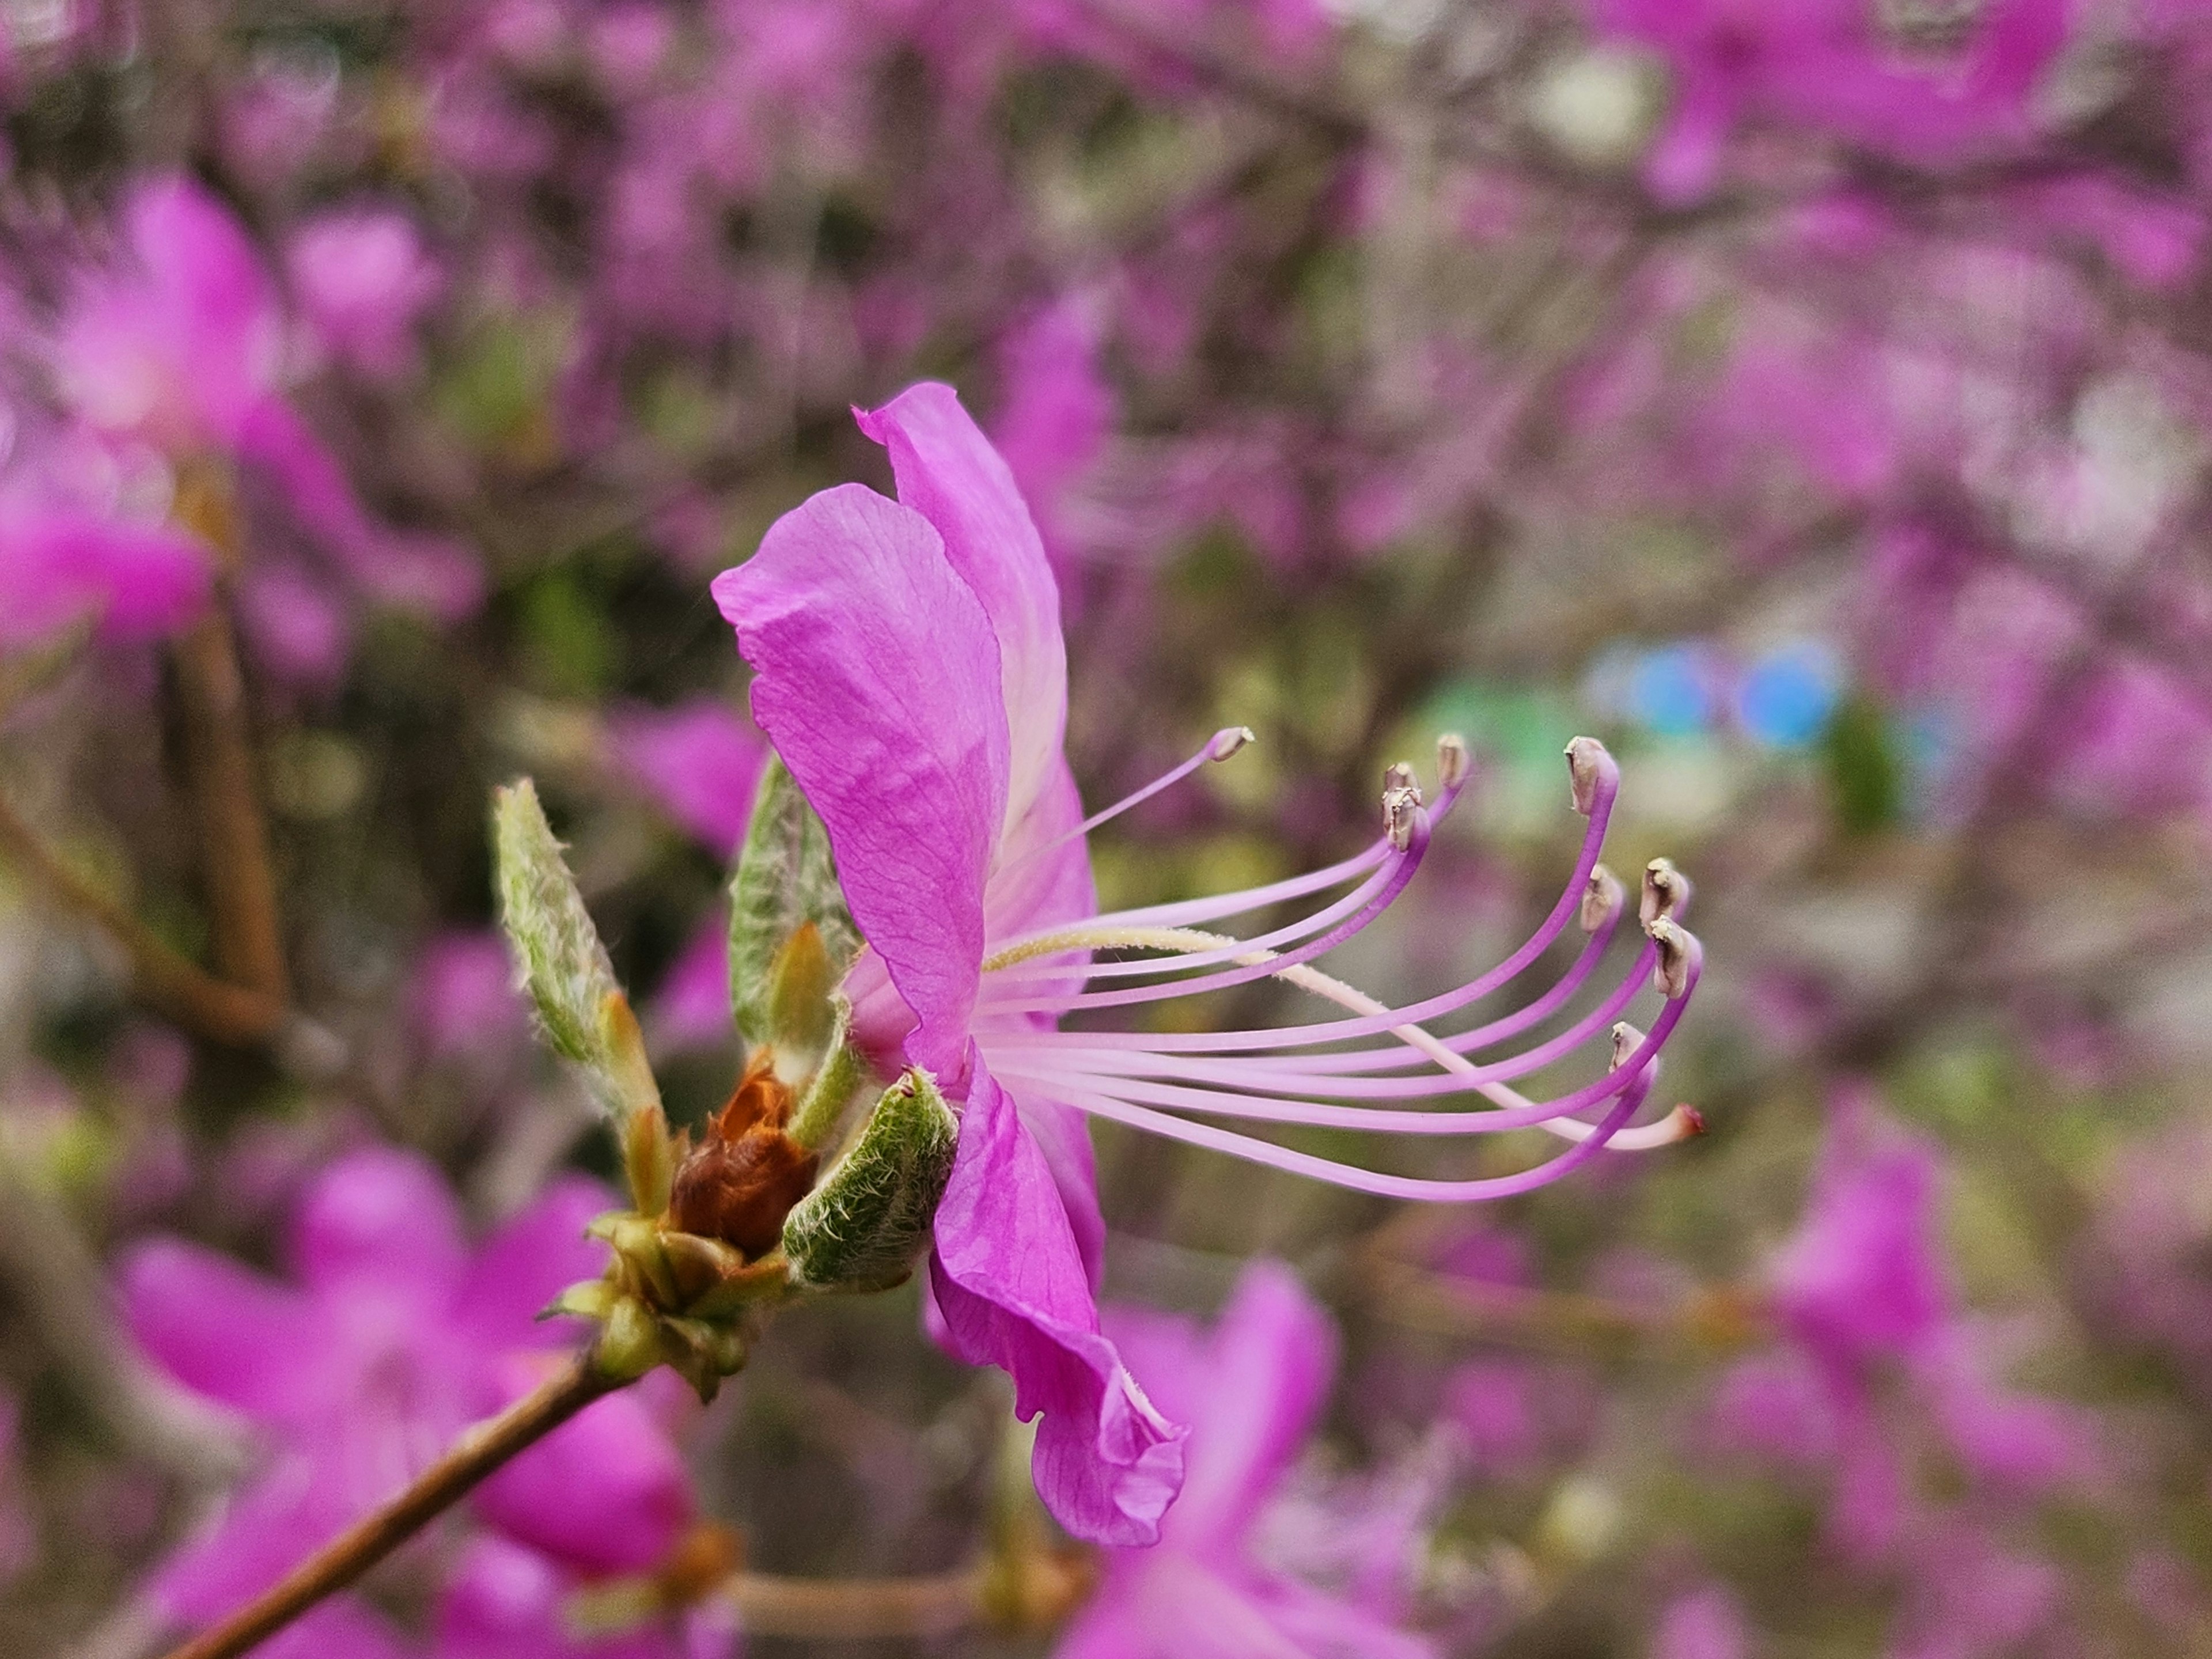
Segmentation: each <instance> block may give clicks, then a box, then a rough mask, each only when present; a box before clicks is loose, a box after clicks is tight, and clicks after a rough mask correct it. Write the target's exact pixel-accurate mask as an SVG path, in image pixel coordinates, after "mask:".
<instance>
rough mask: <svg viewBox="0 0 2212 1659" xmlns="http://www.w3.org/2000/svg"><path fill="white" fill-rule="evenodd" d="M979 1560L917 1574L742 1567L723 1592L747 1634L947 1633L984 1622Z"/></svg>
mask: <svg viewBox="0 0 2212 1659" xmlns="http://www.w3.org/2000/svg"><path fill="white" fill-rule="evenodd" d="M987 1582H988V1574H987V1570H986V1569H985V1568H983V1567H981V1566H974V1567H963V1568H962V1569H960V1570H959V1571H955V1572H948V1573H940V1574H938V1575H935V1576H933V1577H917V1578H842V1579H840V1578H791V1577H781V1576H779V1575H776V1574H772V1573H759V1572H744V1573H739V1574H738V1575H737V1576H736V1577H733V1578H732V1579H730V1580H729V1581H728V1583H727V1584H726V1587H725V1592H724V1593H725V1594H726V1595H727V1596H728V1597H729V1599H730V1601H732V1604H734V1605H735V1606H736V1607H737V1609H738V1615H739V1617H740V1618H741V1619H742V1620H743V1622H744V1631H745V1634H746V1635H748V1636H783V1637H791V1638H800V1639H811V1640H814V1641H846V1642H852V1641H863V1640H868V1639H871V1638H890V1637H931V1636H949V1635H951V1633H952V1632H956V1631H961V1630H966V1629H969V1628H970V1627H972V1626H975V1625H978V1624H980V1623H981V1622H983V1619H984V1589H985V1586H986V1584H987Z"/></svg>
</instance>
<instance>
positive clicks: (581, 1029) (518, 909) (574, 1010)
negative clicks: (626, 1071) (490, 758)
mask: <svg viewBox="0 0 2212 1659" xmlns="http://www.w3.org/2000/svg"><path fill="white" fill-rule="evenodd" d="M492 847H493V851H494V854H495V858H496V860H497V862H498V866H499V872H498V878H499V910H500V921H501V925H502V926H503V927H506V929H507V939H509V940H510V941H511V942H512V943H513V946H514V950H515V953H516V955H518V956H519V957H520V958H521V960H522V969H523V975H524V981H525V983H526V986H527V987H528V988H529V991H530V998H531V1000H532V1002H534V1003H536V1004H537V1005H538V1019H539V1021H540V1022H542V1024H543V1025H544V1031H545V1040H546V1042H548V1043H550V1045H551V1046H552V1048H553V1052H554V1053H556V1054H559V1055H560V1056H561V1057H562V1059H563V1060H572V1061H574V1063H575V1064H577V1065H578V1066H582V1067H584V1068H585V1070H586V1072H587V1073H611V1071H612V1066H611V1063H610V1061H611V1056H610V1055H609V1054H608V1052H607V1037H606V1034H605V1030H603V1029H602V1027H603V1021H604V1015H603V1012H602V1011H603V1010H604V1009H605V1006H606V1003H607V1000H608V999H609V998H610V997H618V996H620V995H621V994H622V987H620V986H618V985H617V984H616V983H615V970H614V964H613V963H611V962H609V961H608V960H607V950H606V946H605V945H602V944H600V943H599V929H598V928H596V927H593V926H592V917H591V913H590V912H589V911H588V910H586V909H585V908H584V897H583V895H582V894H580V893H579V892H578V891H577V890H576V878H574V876H572V875H571V874H569V873H568V862H567V860H564V859H562V856H561V843H560V842H557V841H556V840H554V838H553V829H552V826H551V825H550V824H548V823H546V822H545V810H544V807H542V806H540V805H538V789H537V787H536V786H535V785H534V784H532V782H531V781H530V780H529V779H528V778H524V779H522V780H521V781H519V782H517V783H515V784H513V785H512V786H510V787H507V788H505V789H498V790H495V791H493V792H492ZM611 1104H614V1103H613V1102H611Z"/></svg>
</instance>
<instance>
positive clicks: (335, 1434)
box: [118, 1149, 693, 1625]
mask: <svg viewBox="0 0 2212 1659" xmlns="http://www.w3.org/2000/svg"><path fill="white" fill-rule="evenodd" d="M614 1203H615V1200H613V1198H612V1197H611V1195H610V1194H607V1193H606V1192H605V1191H604V1190H603V1189H602V1188H599V1186H597V1185H596V1184H595V1183H593V1182H588V1181H586V1180H583V1179H581V1178H580V1177H567V1178H564V1179H562V1181H560V1182H557V1183H556V1185H555V1186H553V1187H552V1188H550V1189H549V1190H548V1191H547V1192H546V1194H544V1196H543V1197H542V1198H540V1199H539V1200H538V1201H537V1202H536V1203H535V1204H533V1205H532V1206H531V1207H530V1208H529V1209H528V1210H526V1211H525V1212H523V1213H522V1214H520V1215H519V1216H517V1217H516V1218H514V1219H513V1221H511V1222H509V1223H508V1224H507V1225H506V1226H504V1227H503V1228H501V1230H500V1231H497V1232H496V1233H495V1234H493V1235H492V1237H489V1239H487V1240H486V1241H485V1242H484V1243H483V1247H482V1248H481V1249H478V1250H477V1251H475V1252H474V1253H471V1251H470V1250H469V1249H468V1248H467V1247H466V1245H465V1243H464V1241H463V1238H462V1233H461V1223H460V1217H459V1212H458V1210H457V1208H456V1206H455V1205H454V1203H453V1197H452V1195H451V1194H450V1193H449V1192H448V1191H447V1188H446V1185H445V1182H443V1180H442V1179H441V1177H440V1176H439V1175H438V1174H437V1172H436V1171H435V1170H434V1169H432V1168H431V1167H430V1166H429V1165H428V1164H426V1163H424V1162H422V1160H421V1159H419V1158H416V1157H414V1156H413V1155H412V1154H409V1153H404V1152H395V1151H390V1150H384V1149H373V1150H369V1151H366V1152H356V1153H354V1154H351V1155H350V1156H349V1157H346V1158H342V1159H341V1160H339V1162H337V1164H333V1165H332V1166H331V1167H330V1168H329V1169H328V1170H325V1172H324V1173H323V1174H322V1176H320V1177H319V1179H317V1180H316V1181H315V1182H313V1185H311V1186H310V1187H309V1188H307V1191H306V1193H305V1194H304V1195H303V1197H302V1199H301V1202H300V1204H299V1206H298V1208H297V1211H296V1212H295V1216H294V1218H293V1227H292V1231H291V1237H290V1240H289V1245H290V1249H289V1256H290V1261H291V1266H292V1270H293V1274H294V1279H295V1282H293V1283H289V1284H288V1283H280V1282H278V1281H276V1280H273V1279H268V1278H264V1276H262V1275H261V1274H258V1273H253V1272H252V1271H250V1270H248V1269H246V1268H245V1267H241V1266H240V1265H239V1264H238V1263H236V1262H235V1261H231V1260H230V1259H228V1258H227V1257H224V1256H221V1255H215V1254H213V1253H212V1252H210V1251H207V1250H204V1249H200V1248H199V1247H197V1246H196V1245H192V1244H188V1243H184V1242H182V1241H181V1240H176V1239H168V1238H155V1239H152V1240H149V1241H146V1242H143V1243H140V1244H138V1245H137V1246H136V1247H135V1248H133V1249H131V1251H130V1252H129V1254H128V1255H126V1257H125V1260H124V1261H123V1263H122V1265H121V1267H120V1269H119V1271H118V1282H119V1287H120V1294H121V1298H122V1303H123V1308H124V1312H125V1317H126V1319H127V1320H128V1322H129V1323H130V1326H131V1330H132V1331H133V1333H134V1334H136V1335H137V1339H138V1340H139V1341H140V1342H141V1343H142V1344H143V1346H144V1347H145V1348H146V1350H147V1352H149V1354H151V1355H152V1356H153V1358H155V1360H156V1361H158V1362H159V1363H160V1364H161V1365H163V1366H164V1367H166V1368H167V1370H169V1372H170V1373H171V1374H172V1375H173V1376H175V1377H176V1378H177V1380H178V1381H179V1382H180V1383H184V1384H185V1386H186V1387H188V1388H190V1389H193V1390H195V1391H197V1393H200V1394H202V1395H206V1396H207V1397H208V1398H210V1400H213V1401H216V1402H218V1403H220V1404H222V1405H223V1406H226V1407H229V1408H230V1409H232V1410H233V1411H235V1412H237V1413H239V1414H240V1415H241V1416H242V1417H244V1418H246V1419H247V1420H248V1421H250V1422H251V1423H252V1424H253V1425H255V1426H256V1427H257V1428H258V1430H259V1431H261V1434H262V1436H263V1437H264V1445H265V1447H266V1451H267V1456H266V1461H265V1462H264V1464H263V1466H262V1468H260V1469H259V1470H258V1473H256V1474H254V1475H253V1476H252V1477H251V1478H250V1479H249V1480H248V1481H247V1483H246V1486H244V1487H243V1488H242V1489H241V1490H240V1492H238V1493H237V1494H236V1495H235V1496H234V1498H232V1500H231V1501H230V1503H229V1504H228V1507H227V1508H226V1509H225V1510H223V1511H222V1513H221V1514H220V1515H219V1516H216V1519H215V1521H214V1522H213V1523H212V1524H211V1525H210V1527H209V1528H207V1529H205V1530H204V1531H203V1532H202V1533H201V1534H198V1535H197V1536H196V1537H194V1538H192V1539H191V1540H190V1541H187V1542H186V1543H185V1545H184V1546H183V1547H181V1548H180V1549H179V1550H178V1551H177V1552H176V1553H174V1554H173V1555H172V1556H171V1557H170V1558H169V1559H168V1560H167V1562H166V1563H165V1564H164V1565H162V1566H161V1568H160V1569H159V1570H158V1571H156V1573H155V1577H154V1579H153V1583H152V1591H153V1594H154V1596H155V1601H156V1602H157V1604H158V1605H159V1606H160V1607H161V1609H162V1610H163V1611H164V1612H165V1613H167V1615H168V1616H169V1617H170V1618H172V1619H174V1620H178V1621H179V1622H180V1623H184V1624H187V1625H197V1624H202V1623H205V1622H207V1621H209V1620H213V1619H216V1618H217V1617H219V1616H221V1615H222V1614H223V1613H228V1612H229V1611H230V1610H232V1608H233V1607H235V1606H236V1605H237V1604H238V1603H239V1602H240V1601H244V1600H245V1599H246V1598H247V1597H249V1596H251V1595H253V1594H255V1593H256V1592H257V1591H258V1590H260V1589H264V1588H265V1587H266V1586H267V1585H269V1584H270V1583H273V1582H274V1581H275V1580H276V1578H277V1577H280V1576H281V1575H282V1574H283V1572H284V1571H288V1570H289V1568H290V1567H291V1566H293V1565H295V1564H296V1563H297V1562H298V1561H300V1560H301V1559H303V1558H304V1557H305V1556H306V1555H307V1553H309V1552H310V1551H312V1550H313V1549H314V1548H315V1547H318V1546H319V1545H320V1544H321V1543H323V1542H325V1541H327V1540H328V1539H329V1538H331V1537H332V1536H333V1535H335V1534H337V1532H338V1531H339V1530H340V1529H341V1528H343V1527H344V1526H345V1525H346V1524H347V1523H348V1522H350V1521H352V1520H354V1519H356V1517H358V1516H361V1515H362V1514H363V1513H365V1512H366V1511H367V1510H368V1509H370V1508H371V1507H373V1506H374V1504H377V1503H379V1502H380V1501H381V1500H383V1499H384V1498H388V1497H390V1496H391V1495H392V1493H394V1492H397V1491H398V1490H399V1489H400V1488H401V1487H403V1486H404V1485H405V1484H406V1482H407V1481H408V1480H410V1479H411V1478H412V1477H413V1476H414V1475H415V1474H417V1473H419V1472H420V1471H421V1470H422V1468H424V1467H425V1466H427V1464H428V1462H430V1461H431V1460H432V1459H433V1458H435V1457H436V1456H437V1455H439V1454H440V1453H441V1452H442V1451H443V1450H444V1449H446V1448H447V1446H449V1445H450V1444H451V1443H453V1439H454V1438H455V1437H456V1436H457V1435H459V1433H460V1431H462V1430H463V1429H465V1427H466V1426H467V1425H469V1424H471V1423H472V1422H474V1421H477V1419H481V1418H483V1417H485V1416H487V1415H489V1414H490V1413H492V1412H494V1411H495V1410H497V1409H498V1408H499V1407H501V1405H503V1404H505V1403H507V1401H510V1400H512V1399H514V1398H516V1397H518V1396H519V1395H521V1394H523V1393H525V1392H526V1391H527V1389H529V1388H530V1387H531V1386H532V1384H533V1383H535V1382H536V1381H537V1379H538V1376H540V1375H541V1374H543V1372H544V1370H546V1369H547V1368H550V1366H552V1365H553V1364H556V1363H557V1361H558V1359H559V1357H560V1354H561V1351H562V1348H563V1347H564V1346H567V1345H568V1343H570V1342H572V1341H573V1340H574V1338H573V1335H572V1334H570V1333H569V1332H568V1331H567V1330H565V1329H564V1328H562V1327H560V1326H558V1325H550V1326H549V1325H544V1324H539V1323H538V1322H537V1315H538V1311H539V1310H540V1309H542V1308H543V1307H544V1305H545V1304H546V1303H547V1302H548V1301H550V1299H551V1297H553V1295H554V1294H555V1293H556V1291H559V1290H560V1289H561V1288H562V1286H564V1285H568V1284H570V1283H573V1282H574V1281H575V1280H577V1279H584V1278H588V1277H591V1276H592V1275H593V1274H594V1273H597V1272H598V1271H599V1268H600V1267H601V1266H602V1265H603V1263H604V1261H605V1251H604V1249H603V1248H602V1247H601V1246H599V1244H597V1243H592V1242H589V1241H587V1240H586V1239H585V1237H583V1229H584V1226H585V1224H586V1222H587V1221H588V1220H589V1219H590V1218H592V1216H593V1215H595V1214H597V1213H599V1212H601V1211H603V1210H606V1209H610V1208H612V1207H614ZM556 1496H557V1500H558V1501H553V1500H554V1498H556ZM472 1507H473V1509H474V1510H475V1512H476V1514H477V1516H480V1517H482V1518H483V1519H484V1520H487V1521H489V1522H492V1523H493V1524H495V1525H496V1526H498V1527H500V1528H502V1529H504V1530H505V1531H507V1533H508V1534H510V1535H512V1536H513V1537H515V1538H518V1539H520V1540H521V1541H525V1542H526V1543H529V1544H531V1545H532V1546H533V1547H537V1548H538V1549H541V1550H545V1551H548V1552H551V1553H557V1554H560V1555H562V1557H563V1558H564V1559H568V1560H569V1561H571V1562H573V1563H574V1565H577V1566H579V1567H580V1568H583V1569H586V1570H592V1571H640V1570H643V1569H645V1568H647V1567H650V1566H652V1565H655V1564H657V1563H658V1562H659V1560H661V1559H662V1558H663V1557H664V1556H665V1554H666V1553H667V1551H668V1550H669V1549H670V1547H671V1546H672V1545H673V1544H674V1543H675V1542H676V1541H677V1539H678V1537H679V1536H680V1535H681V1534H682V1532H683V1531H684V1528H685V1527H686V1526H688V1524H689V1523H690V1520H691V1518H692V1514H693V1510H692V1498H691V1492H690V1481H689V1479H688V1476H687V1475H686V1474H685V1471H684V1466H683V1463H682V1462H681V1461H680V1460H679V1459H678V1456H677V1455H676V1452H675V1449H674V1448H673V1447H672V1446H671V1445H670V1443H669V1442H668V1440H667V1438H666V1437H665V1434H664V1433H663V1431H661V1429H660V1428H659V1425H658V1424H657V1423H656V1422H655V1421H654V1420H653V1418H652V1417H651V1416H650V1415H649V1414H648V1413H647V1407H646V1406H645V1405H644V1404H643V1403H642V1401H641V1399H640V1398H639V1396H637V1395H635V1394H634V1393H632V1394H623V1395H615V1396H613V1397H611V1398H610V1399H607V1400H605V1401H600V1402H599V1404H597V1405H594V1406H592V1407H590V1408H588V1409H587V1410H586V1412H585V1413H583V1414H582V1415H580V1417H578V1418H577V1419H575V1421H574V1422H573V1423H571V1424H569V1425H568V1426H566V1427H564V1428H562V1429H561V1430H558V1431H556V1432H555V1433H554V1434H553V1435H551V1436H550V1437H548V1438H546V1439H545V1440H544V1441H543V1442H541V1443H539V1444H538V1445H537V1446H536V1447H533V1448H532V1449H531V1450H530V1451H528V1452H526V1453H525V1454H524V1455H522V1456H520V1457H519V1458H517V1459H516V1460H515V1461H514V1462H513V1463H511V1464H509V1465H508V1466H507V1468H505V1469H503V1470H501V1472H500V1473H499V1474H496V1475H495V1476H494V1477H493V1478H492V1479H491V1480H489V1482H487V1483H486V1484H485V1485H484V1486H483V1487H482V1488H480V1489H479V1491H478V1492H477V1495H476V1497H475V1498H474V1499H473V1500H472Z"/></svg>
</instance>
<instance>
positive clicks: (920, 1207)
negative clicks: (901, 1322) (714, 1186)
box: [783, 1067, 960, 1291]
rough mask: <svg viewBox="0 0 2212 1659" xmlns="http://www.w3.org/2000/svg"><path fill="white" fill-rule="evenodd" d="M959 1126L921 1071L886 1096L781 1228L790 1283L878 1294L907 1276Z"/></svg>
mask: <svg viewBox="0 0 2212 1659" xmlns="http://www.w3.org/2000/svg"><path fill="white" fill-rule="evenodd" d="M959 1138H960V1126H959V1123H958V1122H957V1121H956V1120H955V1119H954V1117H953V1115H952V1113H951V1109H949V1108H948V1107H947V1106H946V1105H945V1098H944V1097H943V1096H942V1095H940V1094H939V1093H938V1091H937V1085H936V1082H935V1081H934V1080H933V1079H932V1078H931V1077H930V1075H929V1073H927V1072H925V1071H922V1070H921V1069H920V1068H919V1067H916V1068H914V1069H912V1070H909V1071H908V1073H906V1075H905V1076H903V1077H902V1078H901V1079H899V1080H898V1081H897V1082H896V1083H894V1084H893V1085H891V1086H890V1088H888V1089H886V1090H884V1095H883V1098H882V1099H881V1100H879V1101H878V1102H877V1103H876V1109H875V1112H874V1114H873V1115H872V1116H870V1118H869V1119H868V1121H867V1124H866V1127H864V1128H863V1129H862V1130H861V1131H860V1139H858V1140H856V1141H855V1142H854V1144H853V1146H852V1149H851V1150H850V1151H849V1152H847V1153H846V1154H845V1156H844V1157H843V1158H841V1159H839V1160H838V1162H837V1164H836V1167H835V1168H833V1169H832V1170H830V1171H829V1174H828V1175H827V1176H823V1179H822V1182H821V1183H820V1184H819V1185H818V1186H817V1187H816V1188H815V1189H814V1190H813V1191H812V1192H811V1193H809V1194H807V1195H806V1196H805V1198H803V1199H801V1200H799V1203H798V1205H797V1206H795V1207H794V1208H793V1210H792V1212H791V1213H790V1214H789V1215H788V1216H787V1217H786V1218H784V1223H783V1253H784V1255H786V1256H787V1258H788V1259H789V1261H790V1262H791V1277H792V1279H793V1283H794V1284H795V1285H799V1286H801V1287H805V1288H811V1289H815V1290H831V1289H835V1290H854V1291H860V1290H880V1289H884V1288H886V1287H888V1286H890V1285H896V1284H897V1283H898V1282H899V1281H900V1280H902V1279H904V1278H905V1277H906V1276H907V1274H908V1273H910V1272H911V1271H912V1270H913V1267H914V1260H915V1256H917V1255H920V1254H921V1249H922V1247H923V1246H924V1245H925V1244H926V1243H927V1242H928V1239H929V1225H930V1222H931V1221H932V1219H933V1218H934V1217H935V1216H936V1214H937V1205H938V1200H940V1199H941V1198H943V1197H944V1196H945V1182H947V1181H949V1180H951V1176H952V1155H953V1152H954V1149H955V1146H956V1145H957V1142H958V1140H959Z"/></svg>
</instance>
